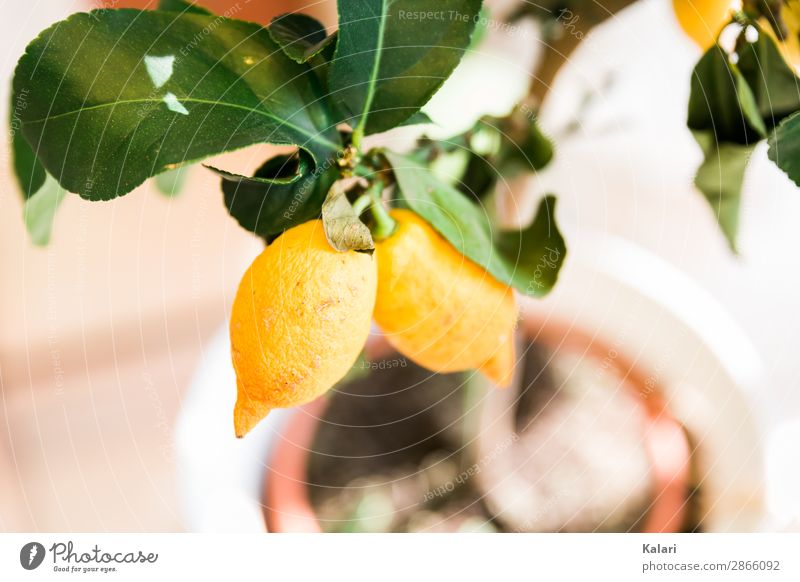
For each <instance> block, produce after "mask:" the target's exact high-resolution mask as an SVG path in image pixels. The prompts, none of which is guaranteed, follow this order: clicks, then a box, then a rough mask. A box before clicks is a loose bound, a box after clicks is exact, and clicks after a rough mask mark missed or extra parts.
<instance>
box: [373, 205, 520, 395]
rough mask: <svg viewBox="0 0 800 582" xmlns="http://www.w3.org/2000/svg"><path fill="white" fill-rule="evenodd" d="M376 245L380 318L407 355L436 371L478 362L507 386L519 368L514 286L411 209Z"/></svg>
mask: <svg viewBox="0 0 800 582" xmlns="http://www.w3.org/2000/svg"><path fill="white" fill-rule="evenodd" d="M391 215H392V217H393V218H394V219H395V220H396V221H397V228H396V230H395V231H394V233H393V234H392V235H391V236H389V237H388V238H386V239H385V240H383V241H378V242H376V244H375V249H376V250H375V254H376V255H377V258H378V298H377V300H376V302H375V314H374V315H375V321H376V322H377V323H378V325H379V326H380V327H381V329H382V330H383V332H384V333H385V334H386V337H387V339H388V340H389V342H390V343H391V344H392V345H393V346H394V347H395V348H396V349H397V350H398V351H399V352H400V353H402V354H404V355H405V356H407V357H409V358H411V359H412V360H413V361H415V362H417V363H418V364H420V365H422V366H424V367H426V368H428V369H430V370H433V371H436V372H458V371H463V370H470V369H480V370H481V371H482V372H483V373H484V374H485V375H486V376H487V377H488V378H489V379H490V380H492V381H493V382H494V383H495V384H498V385H501V386H504V385H507V384H508V383H509V382H510V380H511V375H512V371H513V368H514V360H515V357H514V327H515V325H516V320H517V306H516V301H515V298H514V293H513V291H512V290H511V289H510V288H509V287H508V286H506V285H503V284H502V283H500V282H499V281H497V280H496V279H494V278H493V277H492V276H491V275H489V274H488V273H487V272H486V271H485V270H484V269H483V268H481V267H479V266H478V265H477V264H475V263H473V262H472V261H470V260H469V259H467V258H466V257H464V255H462V254H461V253H459V252H458V251H457V250H456V249H455V248H454V247H453V246H452V245H451V244H450V243H449V242H447V241H446V240H445V239H444V238H443V237H442V236H440V235H439V234H438V233H437V232H436V231H435V230H434V229H433V228H432V227H431V226H430V225H429V224H428V223H427V222H425V221H424V220H423V219H422V218H420V217H419V216H418V215H416V214H415V213H413V212H411V211H409V210H400V209H398V210H393V211H392V212H391Z"/></svg>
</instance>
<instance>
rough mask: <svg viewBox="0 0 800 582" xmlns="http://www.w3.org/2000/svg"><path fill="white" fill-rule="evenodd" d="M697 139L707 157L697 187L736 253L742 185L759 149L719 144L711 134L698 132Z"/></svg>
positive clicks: (751, 146) (698, 177) (724, 143)
mask: <svg viewBox="0 0 800 582" xmlns="http://www.w3.org/2000/svg"><path fill="white" fill-rule="evenodd" d="M695 139H696V140H697V143H699V144H700V147H701V148H702V149H703V155H704V160H703V163H702V165H701V166H700V168H699V169H698V170H697V175H696V176H695V179H694V183H695V186H697V188H698V189H699V190H700V191H701V192H702V193H703V196H705V198H706V200H707V201H708V203H709V204H710V205H711V209H712V211H713V212H714V216H715V217H716V218H717V222H718V223H719V226H720V228H721V229H722V232H723V234H724V235H725V239H726V240H727V241H728V245H729V246H730V248H731V250H732V251H734V252H736V235H737V233H738V231H739V207H740V202H741V196H742V183H743V181H744V173H745V169H746V167H747V161H748V160H749V159H750V155H751V154H752V153H753V149H754V147H755V145H741V144H734V143H726V142H722V143H719V142H717V141H716V140H715V139H714V136H713V134H711V133H709V132H695Z"/></svg>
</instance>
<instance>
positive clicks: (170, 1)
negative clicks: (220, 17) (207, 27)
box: [158, 0, 212, 15]
mask: <svg viewBox="0 0 800 582" xmlns="http://www.w3.org/2000/svg"><path fill="white" fill-rule="evenodd" d="M158 9H159V10H164V11H165V12H193V13H195V14H206V15H208V14H212V12H211V11H210V10H206V9H205V8H203V7H202V6H198V5H197V4H195V3H194V2H187V1H186V0H159V2H158Z"/></svg>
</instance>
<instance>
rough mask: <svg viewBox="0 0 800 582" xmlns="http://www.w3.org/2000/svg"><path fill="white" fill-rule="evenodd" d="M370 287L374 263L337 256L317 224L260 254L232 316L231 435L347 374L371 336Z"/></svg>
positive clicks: (358, 256) (294, 231)
mask: <svg viewBox="0 0 800 582" xmlns="http://www.w3.org/2000/svg"><path fill="white" fill-rule="evenodd" d="M376 288H377V268H376V264H375V258H374V257H373V256H371V255H369V254H366V253H358V252H355V251H347V252H338V251H335V250H334V249H333V248H332V247H331V246H330V245H329V243H328V241H327V239H326V238H325V233H324V231H323V227H322V222H321V221H319V220H312V221H310V222H306V223H304V224H301V225H300V226H296V227H294V228H291V229H289V230H287V231H286V232H285V233H283V234H282V235H281V236H279V237H278V238H277V239H275V241H273V242H272V243H271V244H270V245H269V246H267V248H266V249H264V251H263V252H262V253H261V254H260V255H259V256H258V257H257V258H256V260H255V261H253V264H252V265H250V268H249V269H248V270H247V272H245V274H244V277H243V278H242V281H241V283H240V285H239V290H238V292H237V293H236V298H235V300H234V303H233V309H232V312H231V323H230V334H231V351H232V357H233V367H234V369H235V370H236V383H237V399H236V407H235V409H234V427H235V430H236V436H238V437H242V436H244V435H245V434H246V433H247V432H249V431H250V430H251V429H252V428H253V427H254V426H255V425H256V424H257V423H258V422H259V421H260V420H261V419H262V418H264V417H265V416H266V415H267V414H268V413H269V411H270V410H271V409H273V408H286V407H290V406H295V405H298V404H303V403H305V402H309V401H311V400H314V399H315V398H316V397H318V396H319V395H321V394H322V393H324V392H326V391H327V390H328V389H330V388H331V387H332V386H333V385H334V384H335V383H336V382H338V381H339V380H340V379H341V378H342V377H343V376H344V375H345V374H346V373H347V372H348V371H349V370H350V368H351V367H352V366H353V364H354V363H355V361H356V359H357V358H358V355H359V353H360V352H361V349H362V347H363V345H364V343H365V342H366V340H367V337H368V335H369V330H370V324H371V315H372V310H373V306H374V304H375V293H376Z"/></svg>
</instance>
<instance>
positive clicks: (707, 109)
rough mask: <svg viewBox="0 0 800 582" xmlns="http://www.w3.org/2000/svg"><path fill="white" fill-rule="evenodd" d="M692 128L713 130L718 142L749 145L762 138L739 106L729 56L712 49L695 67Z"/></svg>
mask: <svg viewBox="0 0 800 582" xmlns="http://www.w3.org/2000/svg"><path fill="white" fill-rule="evenodd" d="M688 126H689V129H691V130H694V131H711V132H712V133H713V134H714V135H716V137H717V140H718V141H719V142H730V143H737V144H750V143H754V142H756V141H758V139H759V138H760V137H761V136H760V135H759V134H758V131H757V130H756V129H754V128H752V127H750V125H749V123H748V121H747V116H746V115H745V113H744V112H743V111H742V107H741V105H740V104H739V95H738V93H737V87H736V75H735V73H734V72H733V70H732V69H731V66H730V63H729V62H728V55H727V54H726V53H725V52H724V51H723V50H722V49H721V48H720V47H719V46H716V45H715V46H713V47H711V48H710V49H709V50H708V51H706V53H705V54H704V55H703V56H702V58H701V59H700V61H699V62H698V63H697V65H696V66H695V68H694V72H693V74H692V80H691V92H690V94H689V118H688Z"/></svg>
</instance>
